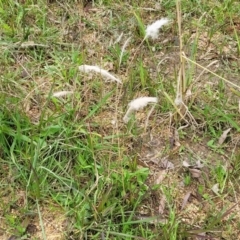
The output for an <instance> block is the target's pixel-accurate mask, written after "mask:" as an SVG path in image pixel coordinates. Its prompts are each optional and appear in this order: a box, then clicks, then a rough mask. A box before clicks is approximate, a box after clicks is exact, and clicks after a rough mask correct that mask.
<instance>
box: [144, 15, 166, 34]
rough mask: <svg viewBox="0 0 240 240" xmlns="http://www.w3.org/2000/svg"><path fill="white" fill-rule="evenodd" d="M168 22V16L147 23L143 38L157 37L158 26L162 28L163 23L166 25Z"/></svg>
mask: <svg viewBox="0 0 240 240" xmlns="http://www.w3.org/2000/svg"><path fill="white" fill-rule="evenodd" d="M168 23H169V19H168V18H161V19H160V20H157V21H156V22H154V23H152V24H151V25H148V26H147V29H146V34H145V37H144V39H147V38H149V37H150V38H152V39H156V38H158V34H159V30H160V28H162V26H163V25H166V24H168Z"/></svg>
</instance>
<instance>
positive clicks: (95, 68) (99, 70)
mask: <svg viewBox="0 0 240 240" xmlns="http://www.w3.org/2000/svg"><path fill="white" fill-rule="evenodd" d="M78 69H79V71H81V72H84V73H89V72H95V73H99V74H100V75H101V76H102V77H105V78H106V79H109V80H111V81H115V82H118V83H122V81H121V80H120V79H118V78H116V77H114V76H113V75H112V74H110V73H109V72H108V71H106V70H104V69H102V68H100V67H98V66H91V65H81V66H79V67H78Z"/></svg>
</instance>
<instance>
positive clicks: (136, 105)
mask: <svg viewBox="0 0 240 240" xmlns="http://www.w3.org/2000/svg"><path fill="white" fill-rule="evenodd" d="M157 102H158V99H157V98H156V97H140V98H136V99H134V100H132V101H131V102H130V103H129V104H128V110H127V112H126V114H125V116H124V117H123V121H124V122H125V123H127V122H128V121H129V119H130V115H131V114H132V113H133V112H135V111H138V110H140V109H142V108H144V107H146V106H147V105H148V104H149V103H157Z"/></svg>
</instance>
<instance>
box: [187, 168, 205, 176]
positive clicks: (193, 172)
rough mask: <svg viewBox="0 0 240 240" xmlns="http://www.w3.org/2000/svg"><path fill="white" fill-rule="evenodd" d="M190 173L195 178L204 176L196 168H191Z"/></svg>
mask: <svg viewBox="0 0 240 240" xmlns="http://www.w3.org/2000/svg"><path fill="white" fill-rule="evenodd" d="M189 172H190V173H191V175H192V177H193V178H200V177H201V175H202V171H201V170H199V169H196V168H189Z"/></svg>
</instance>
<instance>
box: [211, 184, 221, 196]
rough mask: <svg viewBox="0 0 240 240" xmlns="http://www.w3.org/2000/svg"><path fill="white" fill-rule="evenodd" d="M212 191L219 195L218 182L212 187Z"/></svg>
mask: <svg viewBox="0 0 240 240" xmlns="http://www.w3.org/2000/svg"><path fill="white" fill-rule="evenodd" d="M212 191H213V192H214V193H215V194H216V195H219V183H216V184H214V185H213V187H212Z"/></svg>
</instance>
